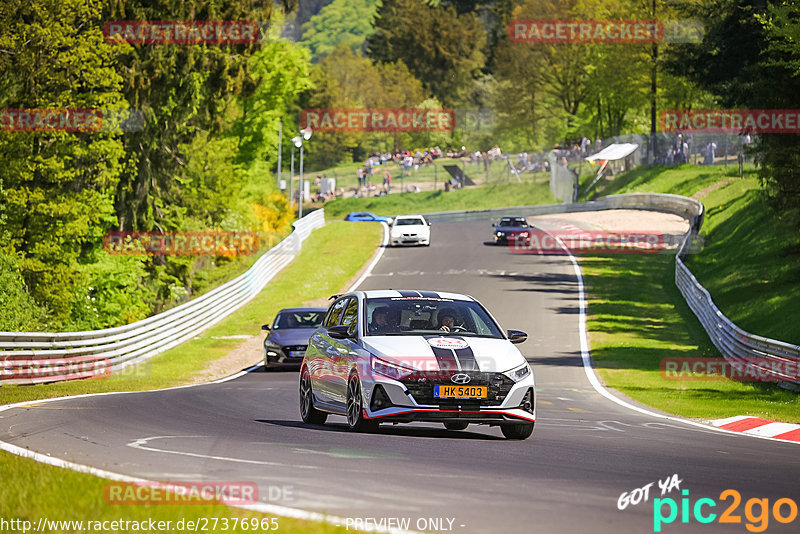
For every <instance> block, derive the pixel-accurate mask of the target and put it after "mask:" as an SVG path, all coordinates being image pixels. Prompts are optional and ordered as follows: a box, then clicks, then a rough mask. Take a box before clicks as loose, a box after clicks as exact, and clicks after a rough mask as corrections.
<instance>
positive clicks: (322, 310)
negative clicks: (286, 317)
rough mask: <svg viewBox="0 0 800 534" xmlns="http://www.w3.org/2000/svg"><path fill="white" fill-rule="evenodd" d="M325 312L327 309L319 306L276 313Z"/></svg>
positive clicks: (286, 309)
mask: <svg viewBox="0 0 800 534" xmlns="http://www.w3.org/2000/svg"><path fill="white" fill-rule="evenodd" d="M326 311H328V308H321V307H319V306H314V307H305V308H283V309H282V310H280V311H279V312H278V313H283V312H289V313H293V312H326Z"/></svg>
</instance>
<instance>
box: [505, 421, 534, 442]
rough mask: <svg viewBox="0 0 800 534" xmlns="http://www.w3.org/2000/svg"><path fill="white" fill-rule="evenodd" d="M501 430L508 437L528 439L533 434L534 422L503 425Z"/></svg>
mask: <svg viewBox="0 0 800 534" xmlns="http://www.w3.org/2000/svg"><path fill="white" fill-rule="evenodd" d="M500 430H502V432H503V435H504V436H505V437H506V439H528V438H529V437H531V434H533V423H513V424H510V425H501V426H500Z"/></svg>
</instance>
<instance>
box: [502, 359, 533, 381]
mask: <svg viewBox="0 0 800 534" xmlns="http://www.w3.org/2000/svg"><path fill="white" fill-rule="evenodd" d="M503 374H504V375H506V376H507V377H508V378H510V379H511V380H513V381H514V382H519V381H520V380H522V379H523V378H525V377H526V376H528V375H529V374H531V366H530V365H528V364H527V363H524V364H522V365H521V366H519V367H517V368H516V369H512V370H510V371H506V372H505V373H503Z"/></svg>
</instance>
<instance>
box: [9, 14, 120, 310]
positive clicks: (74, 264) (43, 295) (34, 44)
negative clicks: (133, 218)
mask: <svg viewBox="0 0 800 534" xmlns="http://www.w3.org/2000/svg"><path fill="white" fill-rule="evenodd" d="M100 4H101V3H100V2H99V1H89V2H87V1H84V0H42V1H40V2H35V3H33V2H27V1H22V0H9V1H7V2H4V3H3V4H2V6H0V26H2V28H3V29H4V31H3V33H2V34H0V49H2V51H3V53H2V54H0V73H1V74H2V75H1V76H0V79H2V82H0V99H1V100H2V102H3V107H4V108H12V109H43V108H60V109H81V108H96V109H100V110H102V111H104V112H108V111H112V110H114V109H119V108H123V107H125V103H124V100H123V97H122V93H121V88H122V79H121V77H120V76H119V75H118V73H117V72H116V71H115V69H114V61H115V50H114V48H113V47H111V46H110V45H108V44H106V43H105V42H104V40H103V35H102V31H101V28H102V22H101V21H102V20H103V19H102V12H101V5H100ZM122 156H123V145H122V143H121V141H120V139H119V132H115V131H113V130H112V129H103V130H100V131H92V132H77V133H68V132H56V131H39V132H14V131H5V132H2V133H0V166H2V168H3V173H4V188H3V191H2V198H1V199H0V203H2V204H4V205H5V208H6V214H5V216H6V219H5V221H4V222H3V225H4V228H3V229H1V230H0V234H2V233H6V235H7V237H8V243H6V248H7V250H10V251H13V252H16V253H18V254H19V256H18V257H19V258H20V260H19V261H20V266H21V269H20V272H21V274H22V277H23V278H24V280H25V283H26V284H27V287H28V288H29V290H30V294H31V295H32V296H33V298H34V299H35V301H36V302H37V303H39V305H46V306H48V307H49V309H50V310H51V311H52V313H53V319H54V320H55V321H56V322H58V321H63V320H65V319H66V318H67V317H68V315H69V313H70V309H71V302H72V300H73V299H74V290H75V288H76V287H77V286H78V285H79V284H80V283H81V273H80V263H85V262H89V261H91V260H92V258H93V256H94V254H95V252H96V250H97V247H98V244H99V243H100V241H101V239H100V238H101V236H102V234H103V232H104V230H105V229H107V228H109V227H110V226H111V225H112V224H113V223H114V220H115V219H114V210H113V203H112V195H113V191H114V188H115V187H116V184H117V182H118V180H119V176H120V170H119V167H120V166H119V161H120V160H121V158H122Z"/></svg>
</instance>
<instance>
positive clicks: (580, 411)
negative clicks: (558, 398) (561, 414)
mask: <svg viewBox="0 0 800 534" xmlns="http://www.w3.org/2000/svg"><path fill="white" fill-rule="evenodd" d="M567 409H568V410H569V411H571V412H578V413H592V412H590V411H589V410H581V409H580V408H567Z"/></svg>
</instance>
